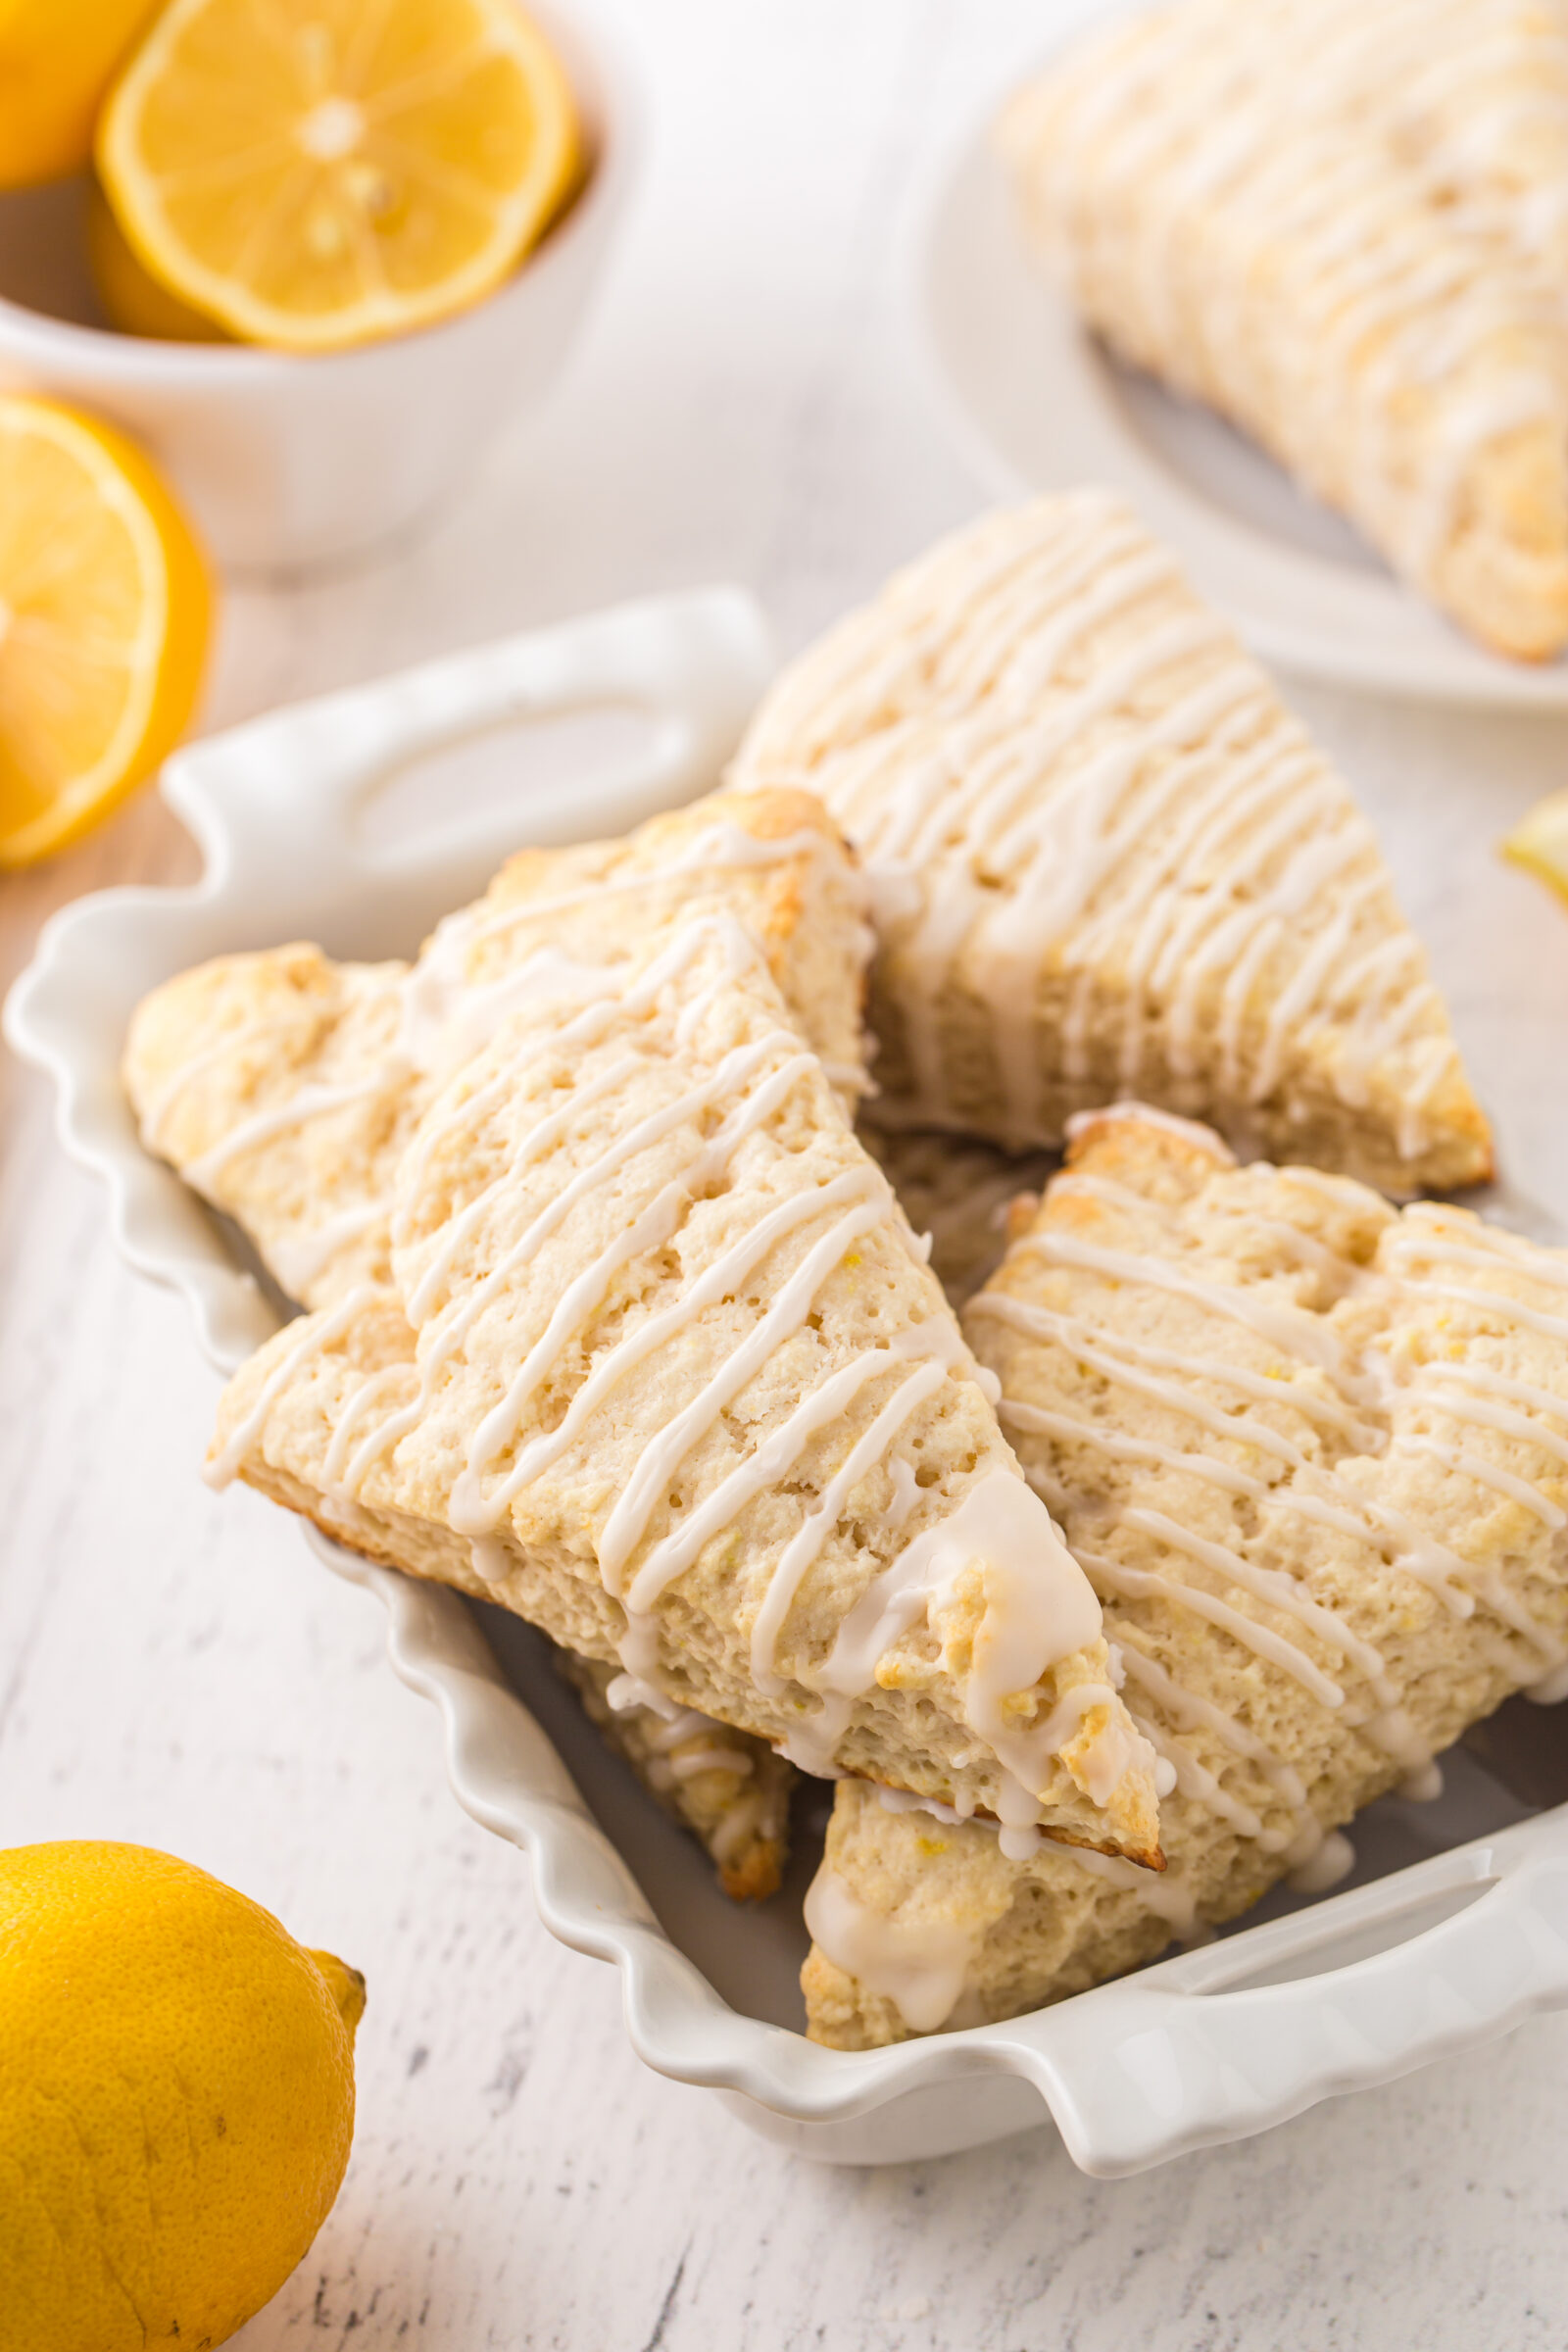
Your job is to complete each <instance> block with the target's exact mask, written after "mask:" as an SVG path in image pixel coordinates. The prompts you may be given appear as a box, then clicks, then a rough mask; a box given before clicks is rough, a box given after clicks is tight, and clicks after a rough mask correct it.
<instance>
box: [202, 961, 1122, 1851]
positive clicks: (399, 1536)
mask: <svg viewBox="0 0 1568 2352" xmlns="http://www.w3.org/2000/svg"><path fill="white" fill-rule="evenodd" d="M394 1202H395V1205H394V1213H393V1222H392V1232H393V1238H394V1248H393V1264H392V1271H393V1277H394V1284H395V1290H394V1291H393V1292H390V1293H389V1292H388V1291H387V1290H385V1289H384V1288H383V1289H377V1288H374V1287H371V1288H368V1290H367V1291H366V1292H364V1293H362V1294H357V1295H353V1296H351V1297H350V1298H349V1299H344V1300H340V1301H339V1302H338V1304H337V1305H336V1306H335V1307H333V1308H331V1309H329V1310H326V1311H324V1312H321V1313H319V1314H317V1315H315V1316H312V1317H309V1318H307V1319H306V1320H305V1321H304V1322H302V1323H300V1324H296V1325H292V1326H290V1327H288V1328H287V1329H286V1330H285V1331H283V1332H281V1333H279V1334H278V1336H277V1338H276V1339H275V1340H273V1341H272V1342H271V1343H270V1344H269V1346H268V1347H267V1348H264V1349H263V1350H262V1351H261V1352H260V1354H259V1355H258V1356H257V1357H256V1358H255V1359H254V1360H253V1362H252V1363H251V1364H250V1365H248V1366H247V1367H246V1368H245V1369H244V1370H243V1371H242V1372H241V1373H240V1374H239V1376H238V1377H237V1378H236V1380H235V1381H234V1382H233V1383H232V1384H231V1386H230V1389H229V1391H228V1393H227V1395H226V1397H225V1399H224V1404H223V1408H222V1414H221V1427H220V1433H219V1439H218V1441H217V1445H216V1447H215V1461H216V1467H217V1470H218V1473H219V1474H220V1475H225V1474H232V1473H236V1472H237V1473H238V1474H239V1475H240V1476H242V1477H244V1478H245V1479H247V1480H248V1481H249V1482H250V1483H251V1484H253V1485H256V1486H258V1487H259V1488H261V1489H262V1490H263V1491H265V1492H268V1493H270V1494H272V1495H275V1496H276V1498H277V1499H279V1500H281V1501H284V1502H286V1503H288V1504H290V1505H291V1506H292V1507H295V1508H300V1509H305V1510H308V1511H309V1512H310V1513H311V1514H312V1515H313V1516H315V1517H317V1518H318V1519H319V1520H320V1522H321V1523H322V1524H323V1525H325V1526H327V1527H328V1528H330V1529H331V1531H332V1532H333V1533H335V1534H338V1535H340V1536H342V1537H343V1538H344V1539H345V1540H346V1541H348V1542H350V1543H352V1544H356V1545H358V1546H359V1547H360V1548H362V1549H365V1550H368V1551H369V1552H371V1553H372V1554H373V1555H374V1556H378V1557H384V1558H388V1559H391V1560H392V1561H394V1562H395V1563H396V1564H398V1565H400V1566H405V1567H408V1568H410V1569H411V1570H413V1571H414V1572H415V1573H418V1574H426V1575H434V1576H437V1577H440V1578H442V1579H444V1580H445V1581H449V1582H452V1583H456V1584H459V1585H461V1586H464V1587H465V1588H466V1589H467V1590H470V1591H479V1592H484V1593H488V1594H489V1595H490V1596H491V1597H493V1598H496V1599H499V1600H501V1601H503V1602H504V1603H506V1604H507V1605H509V1606H512V1607H514V1608H516V1609H517V1610H518V1611H519V1612H520V1613H521V1614H523V1615H525V1616H528V1617H530V1618H532V1619H533V1620H534V1621H535V1622H536V1623H538V1624H540V1625H542V1626H543V1628H544V1630H545V1631H546V1632H548V1633H549V1634H551V1635H552V1637H553V1638H554V1639H556V1640H557V1641H558V1642H563V1643H564V1644H565V1645H567V1646H570V1647H572V1648H574V1649H576V1650H579V1651H581V1652H582V1653H584V1654H585V1655H588V1656H590V1657H597V1658H600V1659H612V1658H618V1659H619V1661H620V1662H621V1664H622V1665H623V1666H624V1667H626V1668H627V1670H628V1671H629V1672H631V1673H632V1674H633V1675H635V1676H637V1677H640V1678H641V1679H643V1680H645V1681H647V1682H648V1683H649V1684H650V1685H652V1686H654V1687H656V1688H658V1689H659V1690H660V1691H662V1692H663V1693H664V1694H665V1695H667V1696H670V1697H674V1698H678V1699H680V1700H681V1701H682V1702H683V1703H685V1704H689V1705H691V1706H693V1707H695V1708H696V1709H697V1710H698V1711H699V1712H701V1713H703V1714H707V1715H711V1716H713V1717H716V1718H717V1719H718V1720H720V1721H722V1722H726V1723H730V1724H732V1725H734V1726H735V1727H736V1728H738V1729H740V1730H743V1731H749V1732H752V1733H755V1734H757V1735H759V1736H760V1737H762V1738H764V1739H767V1740H772V1741H775V1742H777V1743H779V1744H780V1745H782V1746H784V1747H785V1749H786V1751H787V1752H789V1753H790V1754H791V1755H792V1756H793V1757H794V1758H795V1760H797V1761H799V1762H801V1763H803V1764H806V1765H807V1766H808V1768H815V1769H818V1770H821V1769H827V1768H831V1769H837V1770H851V1771H855V1772H858V1773H860V1774H864V1775H866V1776H867V1777H871V1778H875V1779H880V1780H885V1781H887V1782H888V1783H889V1784H890V1785H894V1786H900V1787H907V1788H911V1789H919V1790H921V1791H924V1792H925V1793H928V1794H931V1795H933V1796H935V1797H936V1798H938V1799H939V1800H940V1801H952V1800H955V1799H956V1800H957V1801H961V1802H965V1803H967V1804H969V1805H971V1806H977V1807H979V1808H981V1809H983V1810H985V1811H987V1812H990V1813H993V1814H995V1815H997V1816H999V1817H1000V1818H1001V1819H1003V1820H1004V1822H1005V1823H1006V1824H1008V1826H1009V1829H1010V1828H1011V1827H1012V1826H1015V1825H1017V1824H1020V1823H1023V1824H1027V1825H1029V1826H1033V1825H1034V1824H1036V1823H1040V1824H1043V1825H1044V1826H1045V1827H1046V1828H1047V1829H1048V1830H1049V1831H1050V1833H1051V1834H1052V1835H1054V1836H1064V1837H1068V1838H1079V1839H1081V1840H1083V1841H1084V1842H1086V1843H1091V1844H1094V1845H1097V1846H1101V1845H1103V1846H1106V1847H1108V1848H1111V1849H1114V1850H1117V1851H1119V1852H1123V1853H1127V1854H1131V1855H1135V1856H1137V1857H1139V1858H1141V1859H1144V1860H1147V1861H1149V1862H1151V1863H1152V1864H1155V1865H1157V1861H1158V1846H1157V1822H1156V1807H1155V1801H1154V1791H1155V1782H1156V1779H1157V1778H1158V1777H1160V1776H1159V1774H1158V1771H1157V1768H1156V1766H1155V1762H1154V1759H1153V1757H1152V1752H1151V1751H1150V1750H1149V1749H1148V1747H1147V1745H1146V1744H1145V1743H1144V1742H1143V1740H1141V1739H1140V1738H1139V1737H1138V1736H1137V1735H1136V1734H1134V1733H1133V1732H1132V1730H1131V1726H1130V1724H1129V1722H1128V1719H1127V1716H1126V1712H1125V1709H1124V1708H1123V1706H1122V1704H1121V1701H1120V1699H1119V1698H1118V1697H1117V1695H1116V1693H1115V1692H1114V1691H1113V1690H1112V1689H1111V1688H1110V1686H1109V1684H1108V1682H1107V1680H1106V1672H1107V1658H1106V1653H1105V1650H1104V1646H1103V1642H1102V1640H1101V1637H1100V1611H1099V1606H1098V1603H1097V1602H1096V1601H1095V1599H1094V1595H1093V1593H1092V1592H1091V1591H1090V1589H1089V1587H1088V1584H1087V1582H1086V1580H1085V1579H1084V1577H1083V1575H1082V1572H1081V1570H1080V1569H1079V1568H1078V1567H1077V1566H1076V1564H1075V1563H1074V1562H1073V1561H1072V1560H1071V1558H1070V1556H1069V1555H1068V1553H1067V1552H1066V1550H1065V1549H1064V1547H1063V1546H1062V1545H1061V1544H1060V1541H1059V1539H1058V1537H1057V1536H1056V1533H1055V1531H1054V1528H1053V1527H1052V1524H1051V1520H1050V1517H1049V1514H1048V1513H1047V1511H1046V1510H1045V1508H1044V1506H1043V1505H1042V1504H1041V1503H1040V1502H1039V1501H1038V1500H1037V1499H1036V1498H1035V1497H1034V1496H1033V1495H1031V1493H1030V1491H1029V1489H1028V1488H1027V1486H1026V1485H1025V1483H1024V1482H1023V1480H1022V1479H1021V1477H1020V1475H1019V1473H1018V1470H1017V1466H1016V1463H1015V1460H1014V1457H1013V1455H1012V1453H1011V1451H1010V1449H1009V1448H1008V1446H1007V1445H1006V1442H1005V1439H1004V1438H1003V1436H1002V1433H1001V1431H1000V1429H999V1427H998V1425H997V1422H996V1418H995V1414H994V1412H993V1410H992V1407H991V1404H990V1402H989V1401H988V1398H987V1395H986V1393H985V1389H984V1386H983V1385H982V1381H981V1379H980V1377H979V1376H978V1375H977V1372H976V1367H975V1365H974V1362H973V1359H972V1357H971V1356H970V1354H969V1351H968V1349H967V1348H966V1347H965V1345H964V1343H963V1341H962V1338H961V1336H960V1334H959V1332H958V1330H957V1326H956V1323H955V1321H954V1319H953V1316H952V1313H951V1310H950V1309H949V1307H948V1305H947V1303H946V1301H945V1299H943V1297H942V1294H941V1290H940V1288H939V1286H938V1285H937V1283H936V1281H935V1279H934V1278H933V1277H932V1275H931V1274H930V1272H929V1270H928V1268H927V1267H926V1265H925V1264H924V1262H923V1258H922V1256H921V1253H920V1251H919V1250H918V1248H917V1246H916V1245H915V1243H914V1240H913V1237H912V1235H911V1234H910V1232H909V1229H908V1226H907V1222H906V1220H905V1219H904V1217H903V1215H902V1213H901V1212H900V1211H899V1210H898V1208H897V1205H896V1203H895V1202H894V1201H893V1199H892V1196H891V1194H890V1193H889V1191H888V1187H887V1184H886V1181H885V1179H884V1178H883V1177H882V1175H881V1174H880V1172H879V1171H878V1170H877V1168H876V1167H875V1165H874V1164H873V1163H872V1162H871V1161H870V1160H869V1159H868V1158H867V1156H866V1154H865V1153H864V1152H863V1151H862V1150H861V1149H860V1147H859V1145H858V1143H857V1141H856V1139H855V1135H854V1132H853V1129H852V1128H851V1126H850V1123H849V1120H848V1117H847V1115H846V1113H845V1110H844V1108H843V1105H842V1103H841V1102H840V1101H839V1099H838V1097H837V1096H836V1095H835V1093H834V1092H833V1090H832V1088H831V1087H830V1086H829V1084H828V1083H827V1080H826V1078H825V1076H824V1074H823V1070H822V1067H821V1064H820V1062H819V1061H818V1059H817V1057H816V1056H815V1055H814V1054H812V1053H810V1052H809V1049H808V1048H807V1047H806V1045H805V1044H804V1042H803V1040H802V1037H801V1034H800V1031H799V1029H798V1028H797V1027H796V1026H795V1024H794V1022H793V1020H792V1018H791V1016H790V1014H789V1010H788V1007H787V1006H786V1005H785V1004H784V1001H783V999H782V998H781V996H780V995H779V992H778V990H777V988H776V986H775V985H774V983H773V981H772V979H771V977H770V975H769V973H768V971H767V969H766V965H765V960H764V959H763V958H762V957H761V956H760V954H759V953H758V952H757V950H756V948H755V946H754V945H753V943H752V942H751V940H750V938H749V935H748V934H747V933H746V932H745V931H744V930H743V929H742V928H741V926H740V925H739V924H738V923H736V922H735V921H734V920H733V918H731V917H727V916H712V917H708V916H701V917H697V918H695V919H693V920H690V921H688V922H686V923H685V924H682V925H679V926H677V927H676V929H675V931H674V933H673V934H672V935H671V936H670V937H669V938H668V939H667V940H666V939H664V938H662V936H661V937H657V938H656V939H655V940H654V942H653V944H652V946H651V948H650V950H649V952H648V956H647V959H646V961H645V962H644V963H643V964H642V965H641V966H639V967H638V968H637V971H636V975H635V977H634V979H632V980H630V981H628V980H626V979H624V978H623V977H622V978H619V979H617V980H616V982H615V983H614V984H613V986H612V985H609V984H607V986H606V988H605V990H604V992H603V993H602V994H600V995H598V996H596V997H595V998H594V999H592V1000H591V1001H590V1002H589V1003H588V1004H587V1005H584V1004H582V1003H581V1002H580V1000H579V999H578V997H577V996H576V995H575V994H571V993H568V994H566V995H564V996H563V997H562V998H560V999H559V1000H557V1001H556V1002H555V1003H554V1004H551V1005H545V1004H543V1003H541V1002H539V1001H537V1000H536V1001H535V1002H534V1003H533V1004H532V1005H529V1006H527V1007H526V1008H524V1009H520V1010H517V1011H515V1012H514V1013H513V1014H512V1016H511V1017H510V1018H509V1019H508V1021H507V1022H506V1023H505V1024H504V1025H503V1026H502V1028H501V1029H500V1031H499V1032H498V1033H497V1035H496V1037H495V1039H494V1040H493V1041H492V1043H491V1045H490V1046H489V1047H488V1048H487V1049H486V1050H485V1052H484V1053H482V1054H479V1055H477V1056H476V1057H475V1058H474V1059H473V1060H472V1061H471V1062H469V1063H467V1064H466V1066H465V1067H464V1069H463V1070H462V1071H461V1072H460V1073H459V1075H458V1076H457V1077H456V1078H455V1079H453V1080H452V1081H451V1082H450V1083H449V1085H448V1087H447V1088H446V1089H445V1090H444V1091H443V1093H442V1094H441V1095H439V1096H438V1097H437V1099H436V1101H435V1102H434V1103H432V1105H431V1106H430V1108H429V1110H428V1111H427V1112H426V1114H425V1115H424V1117H423V1119H422V1120H421V1122H420V1125H419V1128H418V1130H417V1134H416V1137H415V1139H414V1141H413V1143H412V1144H411V1146H410V1148H409V1149H408V1151H407V1152H405V1154H404V1156H403V1159H402V1161H401V1162H400V1165H399V1168H398V1171H397V1174H396V1178H395V1184H394Z"/></svg>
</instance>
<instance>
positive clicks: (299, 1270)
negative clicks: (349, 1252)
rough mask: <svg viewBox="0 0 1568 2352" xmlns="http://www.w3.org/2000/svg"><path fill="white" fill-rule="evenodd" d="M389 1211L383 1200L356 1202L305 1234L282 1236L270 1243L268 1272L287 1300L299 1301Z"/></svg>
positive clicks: (385, 1200) (382, 1221)
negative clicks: (338, 1256) (336, 1259)
mask: <svg viewBox="0 0 1568 2352" xmlns="http://www.w3.org/2000/svg"><path fill="white" fill-rule="evenodd" d="M390 1208H391V1201H389V1200H387V1199H385V1198H381V1199H375V1200H370V1201H356V1202H355V1203H354V1205H353V1206H352V1207H351V1208H345V1209H340V1210H339V1211H338V1213H337V1215H336V1216H333V1217H328V1218H327V1219H326V1221H325V1223H324V1224H321V1225H318V1226H316V1227H315V1228H314V1229H313V1230H312V1231H310V1232H309V1233H299V1234H284V1235H281V1236H279V1237H278V1238H277V1239H275V1240H273V1241H272V1242H271V1243H270V1245H269V1247H268V1257H269V1259H270V1263H271V1268H272V1272H273V1273H274V1274H275V1275H276V1277H277V1279H278V1281H279V1283H280V1284H281V1285H282V1287H283V1289H284V1290H285V1291H286V1292H287V1293H288V1296H289V1297H290V1298H291V1299H303V1298H304V1296H305V1294H306V1292H307V1291H308V1290H309V1289H310V1287H311V1285H312V1283H313V1282H315V1281H316V1280H317V1278H318V1276H319V1275H320V1274H322V1273H324V1272H325V1270H326V1268H327V1267H328V1266H329V1265H330V1264H331V1262H332V1260H333V1258H334V1257H336V1256H337V1254H338V1252H339V1250H346V1249H347V1248H348V1247H349V1244H350V1243H351V1242H357V1241H359V1240H361V1239H362V1238H363V1236H364V1235H366V1234H368V1233H369V1232H370V1231H371V1230H372V1229H373V1228H374V1227H375V1226H377V1225H380V1224H382V1223H384V1222H385V1220H386V1217H387V1214H388V1212H389V1210H390Z"/></svg>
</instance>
